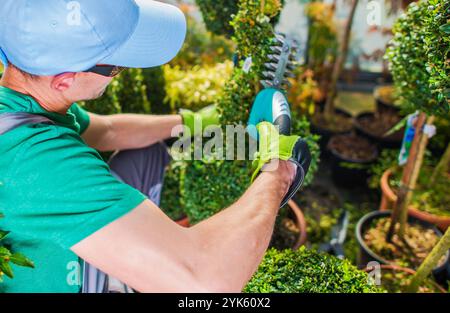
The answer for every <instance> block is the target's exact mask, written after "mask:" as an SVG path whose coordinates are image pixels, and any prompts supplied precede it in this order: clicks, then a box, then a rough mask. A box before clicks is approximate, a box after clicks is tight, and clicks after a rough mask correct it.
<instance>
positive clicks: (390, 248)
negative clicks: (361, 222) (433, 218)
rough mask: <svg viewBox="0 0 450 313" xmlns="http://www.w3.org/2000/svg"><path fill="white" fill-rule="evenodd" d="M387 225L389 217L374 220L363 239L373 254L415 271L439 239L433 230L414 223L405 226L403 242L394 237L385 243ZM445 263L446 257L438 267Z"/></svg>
mask: <svg viewBox="0 0 450 313" xmlns="http://www.w3.org/2000/svg"><path fill="white" fill-rule="evenodd" d="M389 225H390V218H389V217H385V218H380V219H377V220H374V221H373V224H372V225H371V227H369V229H368V230H367V231H366V232H365V233H364V235H363V238H364V241H365V243H366V244H367V246H368V247H369V249H371V250H372V251H373V252H374V253H376V254H377V255H379V256H381V257H382V258H383V259H385V260H387V261H389V262H391V263H394V264H397V265H399V266H403V267H408V268H413V269H417V268H418V267H419V266H420V264H422V262H423V261H424V260H425V258H426V257H427V256H428V254H429V253H430V252H431V250H432V249H433V248H434V246H435V245H436V244H437V243H438V241H439V239H440V238H439V236H438V235H437V234H436V232H435V231H434V230H433V229H430V228H427V227H424V226H422V225H420V224H415V223H414V224H408V225H407V226H406V229H405V237H404V240H401V239H400V238H399V237H398V236H397V235H394V237H393V239H392V243H389V242H387V241H386V234H387V232H388V230H389ZM397 227H399V225H397ZM445 261H446V256H444V257H443V258H442V260H441V261H440V263H439V265H438V266H441V265H443V264H444V262H445Z"/></svg>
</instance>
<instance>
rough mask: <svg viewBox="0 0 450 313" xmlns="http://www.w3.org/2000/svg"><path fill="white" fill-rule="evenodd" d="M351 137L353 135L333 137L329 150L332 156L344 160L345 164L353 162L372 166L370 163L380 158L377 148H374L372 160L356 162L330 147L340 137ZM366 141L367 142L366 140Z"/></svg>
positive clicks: (329, 143) (328, 146)
mask: <svg viewBox="0 0 450 313" xmlns="http://www.w3.org/2000/svg"><path fill="white" fill-rule="evenodd" d="M349 135H351V133H345V134H336V135H334V136H332V137H331V138H330V141H329V142H328V145H327V148H328V150H329V151H330V152H331V154H333V155H334V156H335V157H338V158H340V159H342V160H343V161H345V162H351V163H357V164H370V163H373V162H374V161H375V160H376V159H377V158H378V156H379V154H380V153H379V151H378V148H377V147H376V146H373V148H374V149H373V154H372V156H371V157H370V159H367V160H355V159H351V158H348V157H346V156H344V155H342V154H340V153H339V152H337V151H336V149H333V148H331V147H330V146H331V143H332V142H333V140H335V139H336V137H338V136H349ZM356 136H358V137H361V136H359V135H356ZM361 138H364V137H361ZM364 139H365V140H367V139H366V138H364Z"/></svg>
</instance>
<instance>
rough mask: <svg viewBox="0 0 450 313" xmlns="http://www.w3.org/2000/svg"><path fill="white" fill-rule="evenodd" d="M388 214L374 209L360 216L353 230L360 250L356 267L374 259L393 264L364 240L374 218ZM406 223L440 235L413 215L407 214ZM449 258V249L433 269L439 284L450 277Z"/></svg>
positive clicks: (437, 230) (432, 227) (388, 213)
mask: <svg viewBox="0 0 450 313" xmlns="http://www.w3.org/2000/svg"><path fill="white" fill-rule="evenodd" d="M390 216H391V212H389V211H384V212H380V211H376V212H372V213H369V214H367V215H365V216H364V217H363V218H361V219H360V220H359V221H358V224H357V225H356V230H355V232H356V239H357V240H358V245H359V251H360V253H359V258H358V267H359V268H365V267H366V266H367V264H368V263H369V262H372V261H376V262H378V263H380V264H386V265H388V264H393V263H392V262H389V261H388V260H385V259H383V258H382V257H381V256H379V255H378V254H376V253H375V252H373V251H372V250H371V249H370V248H369V247H368V246H367V244H366V242H365V241H364V234H365V233H366V231H367V230H368V229H369V228H370V226H371V225H373V222H374V221H375V220H377V219H381V218H386V217H390ZM408 223H410V224H418V225H421V226H423V227H426V228H429V229H432V230H433V231H434V232H435V233H436V234H437V235H438V236H439V237H442V232H440V231H439V229H437V227H436V226H434V225H433V224H430V223H428V222H425V221H422V220H419V219H417V218H415V217H413V216H408ZM449 259H450V251H449V252H447V256H446V260H445V262H444V263H443V264H442V265H440V266H438V267H436V268H435V269H434V270H433V275H434V277H435V279H436V281H437V282H438V283H439V284H445V283H446V282H447V280H448V279H449V278H450V277H449V272H448V270H449V269H450V262H449Z"/></svg>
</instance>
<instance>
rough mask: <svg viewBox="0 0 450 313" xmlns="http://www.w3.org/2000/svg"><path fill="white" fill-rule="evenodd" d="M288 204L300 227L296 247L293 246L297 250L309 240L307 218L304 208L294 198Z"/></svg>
mask: <svg viewBox="0 0 450 313" xmlns="http://www.w3.org/2000/svg"><path fill="white" fill-rule="evenodd" d="M288 206H289V207H290V208H291V210H292V212H293V213H294V214H295V218H296V222H297V227H298V229H300V235H299V237H298V240H297V242H296V243H295V245H294V247H293V248H292V249H294V250H297V249H298V248H300V247H301V246H303V245H304V244H305V243H306V240H307V233H306V220H305V216H304V215H303V212H302V210H301V209H300V207H299V206H298V205H297V204H296V203H295V202H294V201H293V200H290V201H289V202H288Z"/></svg>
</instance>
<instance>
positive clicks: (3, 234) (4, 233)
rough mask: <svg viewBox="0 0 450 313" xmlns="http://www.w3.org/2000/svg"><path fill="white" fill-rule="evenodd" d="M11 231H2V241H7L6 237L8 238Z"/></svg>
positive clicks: (0, 237)
mask: <svg viewBox="0 0 450 313" xmlns="http://www.w3.org/2000/svg"><path fill="white" fill-rule="evenodd" d="M8 234H9V231H4V230H0V240H3V239H5V237H6V236H8Z"/></svg>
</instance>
